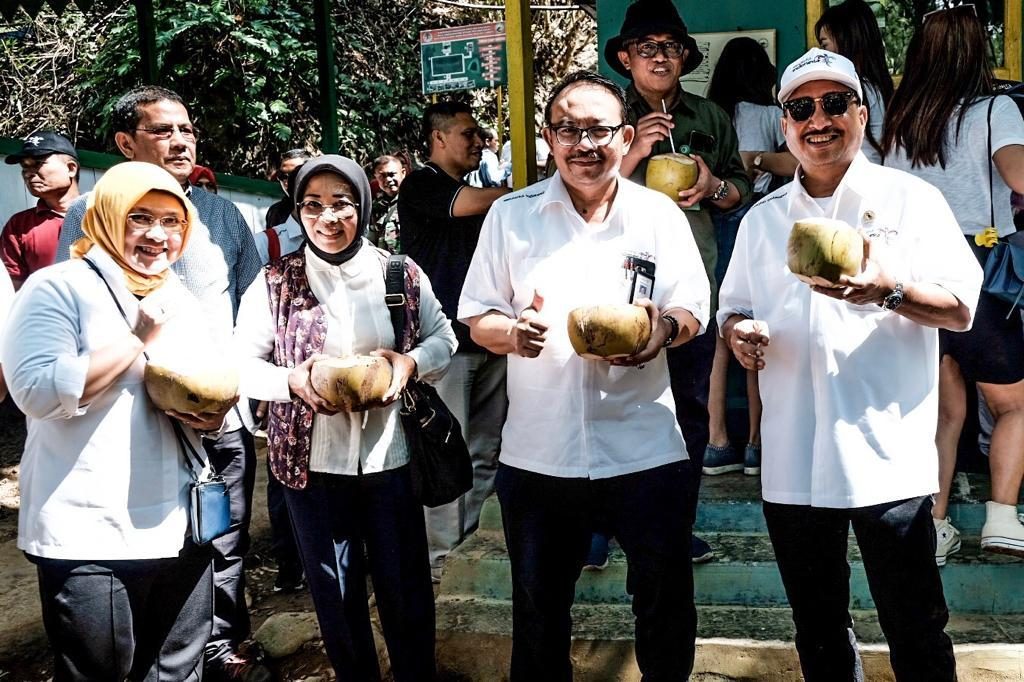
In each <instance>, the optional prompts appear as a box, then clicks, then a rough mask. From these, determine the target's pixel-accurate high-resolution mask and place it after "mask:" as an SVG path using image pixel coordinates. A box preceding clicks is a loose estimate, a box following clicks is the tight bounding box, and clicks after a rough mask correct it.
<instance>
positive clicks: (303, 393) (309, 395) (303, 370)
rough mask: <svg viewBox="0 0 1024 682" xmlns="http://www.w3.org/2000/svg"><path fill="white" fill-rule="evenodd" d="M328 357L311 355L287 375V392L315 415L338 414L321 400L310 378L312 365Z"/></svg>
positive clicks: (327, 403)
mask: <svg viewBox="0 0 1024 682" xmlns="http://www.w3.org/2000/svg"><path fill="white" fill-rule="evenodd" d="M327 359H329V358H328V356H326V355H323V354H316V355H311V356H310V357H308V358H306V360H305V362H303V363H302V364H300V365H296V366H295V368H294V369H292V371H291V372H289V373H288V390H289V391H291V394H292V395H293V396H295V397H296V398H299V399H300V400H302V402H304V403H306V404H307V405H309V406H310V407H312V408H313V410H314V411H315V412H316V413H317V414H328V415H330V414H338V412H339V410H338V409H336V408H335V407H333V406H332V405H331V404H330V403H329V402H328V401H327V400H325V399H324V398H322V397H321V396H320V394H318V393H317V392H316V390H315V389H314V388H313V382H312V379H311V377H310V373H311V372H312V369H313V363H314V362H317V361H318V360H327Z"/></svg>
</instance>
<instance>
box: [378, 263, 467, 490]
mask: <svg viewBox="0 0 1024 682" xmlns="http://www.w3.org/2000/svg"><path fill="white" fill-rule="evenodd" d="M385 287H386V292H387V293H386V295H385V297H384V302H385V304H387V306H388V311H389V312H390V313H391V325H392V326H393V327H394V330H395V349H396V350H398V351H399V352H401V353H407V352H409V351H410V350H411V349H412V348H413V347H415V345H416V343H417V342H418V341H419V338H409V337H410V336H412V335H413V333H414V332H413V333H410V331H409V330H418V329H419V320H418V318H417V317H416V316H418V314H419V306H418V301H419V293H420V292H419V291H418V290H416V291H409V290H407V289H406V277H405V256H404V255H392V256H390V257H389V258H388V262H387V267H386V271H385ZM414 301H415V302H416V303H417V305H412V304H413V302H414ZM399 415H400V416H401V419H402V429H403V430H404V431H405V437H406V442H407V443H408V446H409V474H410V476H411V478H412V489H413V494H414V495H415V496H416V499H417V500H419V502H420V503H421V504H423V505H424V506H426V507H438V506H440V505H442V504H447V503H449V502H453V501H455V500H457V499H459V497H461V496H462V494H463V493H465V492H467V491H468V490H469V489H471V488H472V487H473V462H472V460H471V459H470V456H469V448H467V447H466V441H465V439H464V438H463V437H462V428H461V426H460V425H459V421H458V420H457V419H456V418H455V415H453V414H452V412H451V410H449V409H448V406H447V405H445V404H444V401H443V400H441V396H439V395H438V394H437V391H436V390H435V389H434V387H433V386H431V385H429V384H426V383H424V382H422V381H420V380H419V379H410V380H409V381H408V383H406V385H405V390H404V391H402V407H401V409H400V410H399Z"/></svg>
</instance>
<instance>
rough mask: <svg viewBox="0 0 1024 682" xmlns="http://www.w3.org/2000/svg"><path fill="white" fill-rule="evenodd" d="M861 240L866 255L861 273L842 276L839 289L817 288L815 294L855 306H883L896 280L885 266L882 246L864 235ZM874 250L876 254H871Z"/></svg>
mask: <svg viewBox="0 0 1024 682" xmlns="http://www.w3.org/2000/svg"><path fill="white" fill-rule="evenodd" d="M861 239H862V240H863V253H864V258H863V266H862V268H861V272H860V273H859V274H855V275H852V276H850V275H841V276H840V277H839V279H838V280H837V281H836V283H837V284H838V285H839V287H821V286H815V287H814V291H815V292H817V293H819V294H825V295H826V296H828V297H829V298H834V299H837V300H840V301H846V302H847V303H853V304H855V305H869V304H872V303H874V304H877V305H882V303H883V302H884V301H885V298H886V297H887V296H888V295H889V294H891V293H892V292H893V289H894V288H895V287H896V278H895V277H893V276H892V275H891V274H890V272H889V268H887V267H886V266H885V263H884V260H883V258H882V257H881V256H882V254H881V253H880V251H881V250H882V248H881V247H880V245H878V244H874V245H873V242H872V241H871V240H870V239H868V238H867V237H866V236H863V235H861ZM872 249H874V251H875V254H872V253H871V251H872Z"/></svg>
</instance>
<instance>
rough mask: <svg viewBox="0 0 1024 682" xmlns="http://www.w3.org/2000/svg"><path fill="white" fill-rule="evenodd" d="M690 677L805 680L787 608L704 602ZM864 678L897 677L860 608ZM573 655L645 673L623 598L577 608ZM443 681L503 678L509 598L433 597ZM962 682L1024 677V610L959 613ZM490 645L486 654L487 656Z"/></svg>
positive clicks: (631, 677)
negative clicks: (996, 613)
mask: <svg viewBox="0 0 1024 682" xmlns="http://www.w3.org/2000/svg"><path fill="white" fill-rule="evenodd" d="M698 619H699V623H700V624H699V626H698V627H699V630H698V632H699V634H700V638H699V639H698V640H697V659H696V665H695V669H694V675H693V678H692V679H693V680H698V681H700V680H706V681H708V682H710V681H711V680H716V681H717V680H760V681H764V682H776V681H777V682H789V681H793V682H796V681H797V680H800V679H802V678H801V676H800V672H799V661H798V660H797V656H796V651H795V649H794V648H793V645H792V641H793V624H792V620H791V616H790V613H789V609H787V608H749V607H744V608H737V607H723V606H700V607H698ZM853 619H854V624H855V625H854V629H855V631H856V633H857V637H858V640H859V642H860V644H861V655H862V657H863V660H864V668H865V673H866V679H869V680H872V681H875V680H878V681H882V680H893V679H894V678H893V675H892V671H891V668H890V667H889V662H888V649H887V647H886V646H885V643H884V638H883V637H882V634H881V629H880V628H879V626H878V621H877V618H876V616H875V614H874V613H873V612H871V611H854V612H853ZM573 624H574V627H573V644H572V658H573V665H574V668H575V676H574V679H575V680H577V681H578V682H591V681H594V682H596V681H598V680H600V681H601V682H618V681H623V682H626V681H628V682H633V681H636V680H639V679H640V675H639V672H638V670H637V667H636V658H635V655H634V653H633V614H632V612H631V611H630V608H629V606H628V605H626V604H585V603H580V604H576V605H575V606H574V607H573ZM437 626H438V663H439V666H440V668H441V671H442V675H441V677H442V679H471V680H506V679H507V675H508V669H507V666H508V660H509V657H510V655H511V634H512V632H511V628H512V612H511V603H510V602H508V601H506V600H501V599H484V598H479V597H472V598H466V597H457V596H451V595H444V594H442V595H441V596H440V597H439V598H438V600H437ZM947 631H948V632H949V635H950V637H951V638H952V640H953V642H954V644H955V645H956V652H957V666H958V674H959V678H960V680H961V681H962V682H981V681H982V680H984V681H985V682H996V681H1000V680H1021V679H1024V645H1022V644H1019V642H1022V641H1024V616H1019V615H1017V616H985V615H976V616H966V615H956V616H953V617H952V618H951V620H950V623H949V627H948V629H947ZM483 652H485V653H486V655H482V653H483Z"/></svg>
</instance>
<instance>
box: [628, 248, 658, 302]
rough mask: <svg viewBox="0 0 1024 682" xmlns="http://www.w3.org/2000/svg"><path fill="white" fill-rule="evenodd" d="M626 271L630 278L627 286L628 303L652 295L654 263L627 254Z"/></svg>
mask: <svg viewBox="0 0 1024 682" xmlns="http://www.w3.org/2000/svg"><path fill="white" fill-rule="evenodd" d="M626 272H627V276H628V277H630V278H631V280H632V282H631V283H630V287H629V301H628V302H629V303H633V302H635V301H638V300H640V299H641V298H648V299H649V298H651V297H653V296H654V263H652V262H651V261H649V260H644V259H643V258H637V257H636V256H629V257H628V258H627V259H626Z"/></svg>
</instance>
